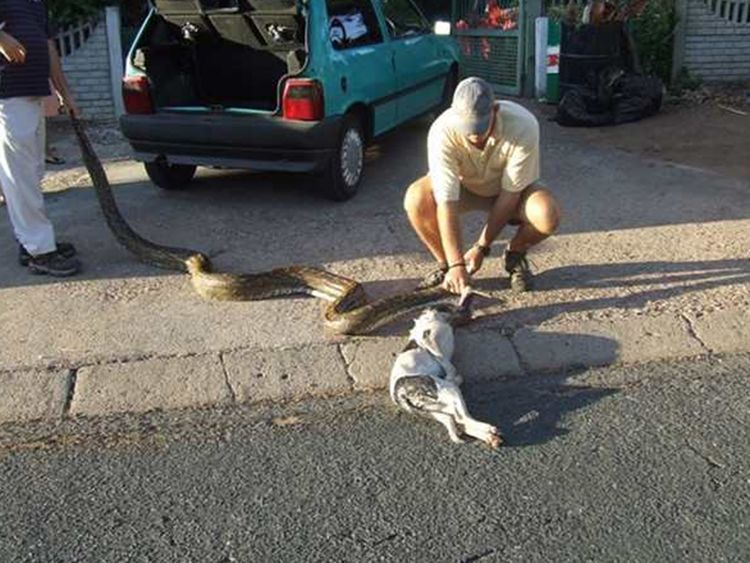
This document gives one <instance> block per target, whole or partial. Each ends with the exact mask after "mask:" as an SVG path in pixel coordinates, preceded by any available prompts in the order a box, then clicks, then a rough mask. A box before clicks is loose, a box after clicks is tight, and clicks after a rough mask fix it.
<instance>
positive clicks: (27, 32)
mask: <svg viewBox="0 0 750 563" xmlns="http://www.w3.org/2000/svg"><path fill="white" fill-rule="evenodd" d="M0 22H5V27H4V28H3V31H5V32H6V33H8V34H10V35H12V36H13V37H15V39H16V41H18V42H19V43H20V44H21V45H23V46H24V48H25V49H26V62H25V63H23V64H18V63H16V64H11V63H9V62H8V60H7V59H6V58H5V57H4V56H2V55H0V98H15V97H21V96H47V95H49V93H50V89H49V50H48V47H47V40H48V39H49V38H50V33H49V24H48V22H47V8H46V7H45V5H44V2H43V1H42V0H0Z"/></svg>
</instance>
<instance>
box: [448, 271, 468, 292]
mask: <svg viewBox="0 0 750 563" xmlns="http://www.w3.org/2000/svg"><path fill="white" fill-rule="evenodd" d="M469 287H471V277H470V276H469V274H468V273H467V271H466V268H465V267H464V266H454V267H453V268H450V269H449V270H448V271H447V272H446V274H445V279H444V280H443V289H445V290H447V291H450V292H451V293H455V294H457V295H462V294H464V293H466V292H467V291H468V290H469Z"/></svg>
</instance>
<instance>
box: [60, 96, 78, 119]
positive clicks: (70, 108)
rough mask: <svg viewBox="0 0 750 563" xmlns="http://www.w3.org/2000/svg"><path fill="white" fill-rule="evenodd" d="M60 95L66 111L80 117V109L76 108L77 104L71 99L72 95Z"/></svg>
mask: <svg viewBox="0 0 750 563" xmlns="http://www.w3.org/2000/svg"><path fill="white" fill-rule="evenodd" d="M60 97H61V98H62V103H63V107H64V108H65V111H66V113H69V114H71V115H72V116H73V117H76V118H80V117H81V110H80V109H78V106H77V105H76V102H75V100H74V99H73V96H71V95H67V96H60Z"/></svg>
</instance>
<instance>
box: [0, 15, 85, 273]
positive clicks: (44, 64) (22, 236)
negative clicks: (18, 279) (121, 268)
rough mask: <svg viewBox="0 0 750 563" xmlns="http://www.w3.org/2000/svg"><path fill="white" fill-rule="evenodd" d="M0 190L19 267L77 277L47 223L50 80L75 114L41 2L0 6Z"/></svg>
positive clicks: (76, 265) (75, 265)
mask: <svg viewBox="0 0 750 563" xmlns="http://www.w3.org/2000/svg"><path fill="white" fill-rule="evenodd" d="M0 25H1V26H2V28H1V29H0V55H2V56H0V186H2V189H3V192H4V195H5V203H6V206H7V208H8V215H9V217H10V222H11V224H12V225H13V230H14V231H15V235H16V239H17V240H18V242H19V245H20V246H19V262H20V263H21V264H22V265H24V266H27V267H28V269H29V271H30V272H32V273H35V274H48V275H52V276H70V275H73V274H75V273H77V272H78V271H80V268H81V264H80V262H79V261H78V260H77V259H76V257H75V254H76V250H75V248H74V247H73V245H72V244H69V243H64V242H60V243H58V242H57V241H56V240H55V232H54V229H53V227H52V224H51V223H50V221H49V219H48V218H47V214H46V211H45V207H44V198H43V196H42V191H41V181H42V177H43V176H44V157H45V150H44V144H45V142H44V136H45V131H44V111H43V108H42V103H43V99H44V97H45V96H48V95H49V94H50V84H49V81H50V79H51V80H52V84H53V85H54V88H55V89H56V90H57V91H58V92H59V93H60V96H61V98H62V100H63V103H64V104H65V106H66V107H67V110H68V111H69V112H71V113H73V114H74V115H78V114H79V111H78V108H77V106H76V104H75V101H74V100H73V97H72V96H71V93H70V89H69V88H68V83H67V81H66V80H65V76H64V75H63V72H62V66H61V65H60V59H59V57H58V54H57V50H56V48H55V45H54V43H53V42H52V41H51V40H50V34H49V26H48V22H47V11H46V8H45V5H44V2H42V1H41V0H0Z"/></svg>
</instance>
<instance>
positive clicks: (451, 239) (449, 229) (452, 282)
mask: <svg viewBox="0 0 750 563" xmlns="http://www.w3.org/2000/svg"><path fill="white" fill-rule="evenodd" d="M437 221H438V228H439V229H440V241H441V242H442V243H443V251H444V252H445V259H446V261H447V262H448V268H449V269H448V273H447V274H446V275H445V281H444V282H443V287H444V288H445V289H447V290H448V291H451V292H453V293H458V294H461V293H463V292H464V291H465V290H466V289H467V288H468V287H469V285H470V278H469V274H468V273H467V271H466V266H465V265H464V259H463V243H462V242H461V222H460V219H459V212H458V202H457V201H448V202H438V204H437Z"/></svg>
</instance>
